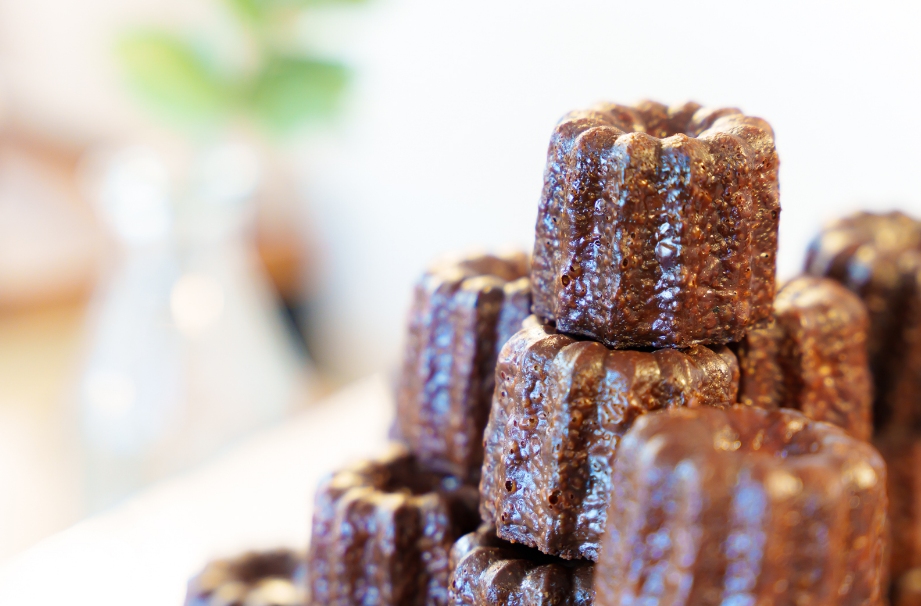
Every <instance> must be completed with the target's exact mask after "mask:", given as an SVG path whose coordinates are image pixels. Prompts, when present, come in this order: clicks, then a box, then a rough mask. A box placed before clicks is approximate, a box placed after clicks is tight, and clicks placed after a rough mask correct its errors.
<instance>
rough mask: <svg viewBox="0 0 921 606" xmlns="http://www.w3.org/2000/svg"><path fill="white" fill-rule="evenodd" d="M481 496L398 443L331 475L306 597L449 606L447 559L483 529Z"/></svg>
mask: <svg viewBox="0 0 921 606" xmlns="http://www.w3.org/2000/svg"><path fill="white" fill-rule="evenodd" d="M476 504H477V491H476V489H475V488H473V487H471V486H466V485H464V484H463V483H461V482H460V481H459V480H457V479H456V478H453V477H451V476H445V475H443V474H439V473H435V472H432V471H430V470H428V469H426V468H424V467H423V466H421V465H420V463H419V461H417V459H416V457H414V456H413V455H411V454H409V453H408V452H407V451H406V449H405V448H404V447H402V446H397V445H395V446H394V447H393V448H392V449H391V450H390V452H388V453H387V454H386V455H385V456H383V457H381V458H379V459H377V460H374V461H365V462H362V463H358V464H356V465H353V466H351V467H348V468H346V469H343V470H341V471H339V472H336V473H334V474H332V476H331V477H329V478H328V479H327V480H325V481H324V482H323V483H322V484H321V485H320V488H319V489H318V491H317V495H316V499H315V505H314V514H313V525H312V532H311V536H312V539H311V541H310V549H309V551H308V554H307V593H308V598H309V603H310V604H311V605H312V606H322V605H329V604H337V605H339V604H375V605H380V606H387V605H399V606H405V605H425V606H442V605H444V604H447V602H448V576H449V574H450V570H449V568H448V554H449V552H450V550H451V546H452V545H453V544H454V542H455V541H456V540H457V539H458V538H459V537H461V536H462V535H464V534H466V533H468V532H471V531H472V530H474V529H476V527H477V526H478V524H479V520H478V518H477V515H476Z"/></svg>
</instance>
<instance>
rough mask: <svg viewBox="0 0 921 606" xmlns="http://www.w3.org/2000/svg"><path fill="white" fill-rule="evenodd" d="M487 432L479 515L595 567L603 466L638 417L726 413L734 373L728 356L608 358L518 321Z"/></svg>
mask: <svg viewBox="0 0 921 606" xmlns="http://www.w3.org/2000/svg"><path fill="white" fill-rule="evenodd" d="M496 373H497V377H496V383H497V385H496V395H495V398H494V400H493V408H492V412H491V414H490V419H489V425H488V426H487V428H486V435H485V442H486V457H485V461H484V464H483V478H482V480H481V482H480V493H481V503H480V514H481V516H482V518H483V520H484V521H486V522H488V523H491V524H492V523H494V524H495V525H496V527H497V530H498V534H499V536H500V537H502V538H504V539H507V540H510V541H514V542H518V543H524V544H525V545H530V546H532V547H536V548H537V549H540V550H541V551H543V552H544V553H548V554H551V555H557V556H560V557H563V558H566V559H572V558H588V559H591V560H594V559H596V558H597V556H598V546H599V541H600V535H601V531H602V529H603V527H604V517H605V512H606V510H607V503H608V497H609V495H610V490H611V489H610V469H611V461H612V459H613V457H614V455H615V453H616V450H617V447H618V443H619V442H620V439H621V436H623V434H624V433H625V432H626V431H627V429H629V427H630V425H631V424H632V423H633V422H634V419H636V418H637V417H638V416H642V415H643V414H645V413H647V412H649V411H651V410H656V409H660V408H672V407H697V406H728V405H730V404H731V403H733V402H735V399H736V395H737V390H738V377H739V371H738V365H737V363H736V359H735V356H734V355H733V353H732V352H731V351H729V350H728V349H727V348H726V347H724V346H716V347H715V348H713V349H710V348H707V347H704V346H697V347H692V348H690V349H688V350H686V351H678V350H674V349H663V350H659V351H654V352H639V351H616V350H610V349H608V348H607V347H605V346H604V345H602V344H600V343H594V342H590V341H577V340H576V339H574V338H572V337H570V336H566V335H562V334H558V333H557V332H556V331H554V330H553V329H552V328H551V327H549V326H547V325H541V324H540V323H539V322H538V321H537V319H536V318H534V317H531V318H528V319H527V320H525V324H524V329H523V330H521V331H520V332H518V333H517V334H516V335H515V336H513V337H512V338H511V339H510V340H509V342H508V343H507V344H506V345H505V348H503V350H502V353H501V354H500V356H499V364H498V366H497V367H496Z"/></svg>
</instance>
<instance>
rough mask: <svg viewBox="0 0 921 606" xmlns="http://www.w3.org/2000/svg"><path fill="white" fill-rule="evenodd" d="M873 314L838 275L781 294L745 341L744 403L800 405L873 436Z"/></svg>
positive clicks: (795, 283) (807, 280)
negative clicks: (869, 314) (768, 315)
mask: <svg viewBox="0 0 921 606" xmlns="http://www.w3.org/2000/svg"><path fill="white" fill-rule="evenodd" d="M868 330H869V320H868V317H867V311H866V307H865V306H864V304H863V302H862V301H861V300H860V298H859V297H858V296H857V295H855V294H854V293H852V292H850V291H848V290H847V289H846V288H844V287H843V286H841V285H840V284H838V283H837V282H835V281H833V280H828V279H823V278H816V277H813V276H801V277H799V278H796V279H794V280H791V281H790V282H788V283H787V284H785V285H784V287H783V288H781V289H780V291H779V292H778V293H777V298H776V299H775V301H774V317H773V318H772V319H771V320H770V321H768V322H767V323H765V324H763V325H759V326H758V327H756V328H753V329H752V330H750V331H749V332H748V334H747V335H746V336H745V338H743V339H742V341H741V342H740V343H739V346H738V348H737V349H736V353H737V354H738V356H739V367H740V369H741V384H740V388H739V401H740V402H742V403H743V404H754V405H756V406H760V407H761V408H780V407H783V408H795V409H797V410H800V411H801V412H803V413H804V414H805V415H806V416H807V417H809V418H811V419H815V420H817V421H826V422H828V423H834V424H835V425H838V426H840V427H843V428H844V429H846V430H847V431H848V433H850V434H851V435H852V436H854V437H856V438H859V439H861V440H869V439H870V436H871V435H872V432H873V419H872V405H873V385H872V376H871V374H870V367H869V363H868V361H867V332H868Z"/></svg>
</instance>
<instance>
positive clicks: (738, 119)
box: [531, 101, 780, 348]
mask: <svg viewBox="0 0 921 606" xmlns="http://www.w3.org/2000/svg"><path fill="white" fill-rule="evenodd" d="M777 167H778V160H777V152H776V150H775V149H774V135H773V131H772V130H771V127H770V126H769V125H768V124H767V122H765V121H764V120H761V119H760V118H753V117H750V116H745V115H744V114H742V113H741V112H739V110H737V109H728V108H718V109H711V108H702V107H700V106H699V105H697V104H685V105H681V106H675V107H665V106H664V105H662V104H659V103H655V102H651V101H646V102H643V103H641V104H638V105H636V106H633V107H629V106H623V105H614V104H609V103H605V104H601V105H597V106H595V107H593V108H591V109H589V110H585V111H576V112H572V113H569V114H567V115H566V116H564V117H563V119H562V120H561V121H560V122H559V123H558V124H557V126H556V128H555V130H554V133H553V137H552V138H551V141H550V149H549V151H548V154H547V166H546V171H545V173H544V188H543V193H542V195H541V201H540V206H539V208H538V215H537V227H536V241H535V244H534V255H533V260H532V268H531V282H532V288H533V291H534V313H536V314H537V315H538V316H540V317H541V318H542V319H544V320H548V321H551V322H554V323H555V324H556V327H557V329H559V330H560V331H562V332H566V333H571V334H577V335H584V336H587V337H590V338H592V339H595V340H598V341H601V342H603V343H605V344H607V345H609V346H611V347H616V348H638V347H666V346H668V347H687V346H690V345H694V344H698V343H728V342H730V341H737V340H738V339H740V338H741V337H742V335H743V334H744V333H745V330H746V329H747V328H748V326H749V325H750V324H753V323H755V322H758V321H761V320H765V319H767V318H768V317H769V315H770V311H771V302H772V301H773V298H774V273H775V265H776V262H775V257H776V252H777V226H778V220H779V214H780V205H779V202H778V185H777Z"/></svg>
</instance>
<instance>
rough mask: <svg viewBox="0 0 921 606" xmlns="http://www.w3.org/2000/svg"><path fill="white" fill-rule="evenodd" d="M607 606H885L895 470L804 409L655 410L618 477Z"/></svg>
mask: <svg viewBox="0 0 921 606" xmlns="http://www.w3.org/2000/svg"><path fill="white" fill-rule="evenodd" d="M611 481H612V484H613V486H614V491H613V494H612V496H611V507H610V510H609V511H608V516H607V526H606V530H605V535H604V537H605V538H604V546H603V548H602V551H601V558H600V559H599V560H598V563H597V564H596V565H595V591H596V603H597V604H599V605H602V606H614V605H617V606H620V605H622V604H673V605H676V606H678V605H694V606H701V605H705V604H834V605H836V606H850V605H857V604H875V605H878V604H882V603H884V600H885V597H886V591H887V586H886V582H887V578H886V565H887V561H886V560H887V541H888V536H887V517H886V505H887V503H886V466H885V464H884V463H883V459H882V457H881V456H880V455H879V453H877V452H876V450H875V449H874V448H873V447H872V446H871V445H870V444H868V443H867V442H863V441H860V440H856V439H854V438H852V437H850V436H848V435H847V434H846V433H845V432H844V431H843V430H841V429H840V428H838V427H835V426H833V425H830V424H827V423H819V422H816V421H813V420H811V419H809V418H808V417H806V416H804V415H803V414H801V413H799V412H797V411H795V410H787V409H780V410H764V409H760V408H756V407H752V406H736V407H732V408H728V409H715V408H709V407H703V408H697V409H693V410H692V409H676V410H671V411H667V412H664V413H661V414H653V415H645V416H644V417H642V418H640V419H638V420H637V422H636V423H635V424H634V426H633V428H632V429H631V430H630V431H629V432H628V433H627V435H626V436H625V437H624V439H623V441H622V442H621V445H620V448H619V450H618V453H617V460H616V461H615V463H614V472H613V476H612V480H611Z"/></svg>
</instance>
